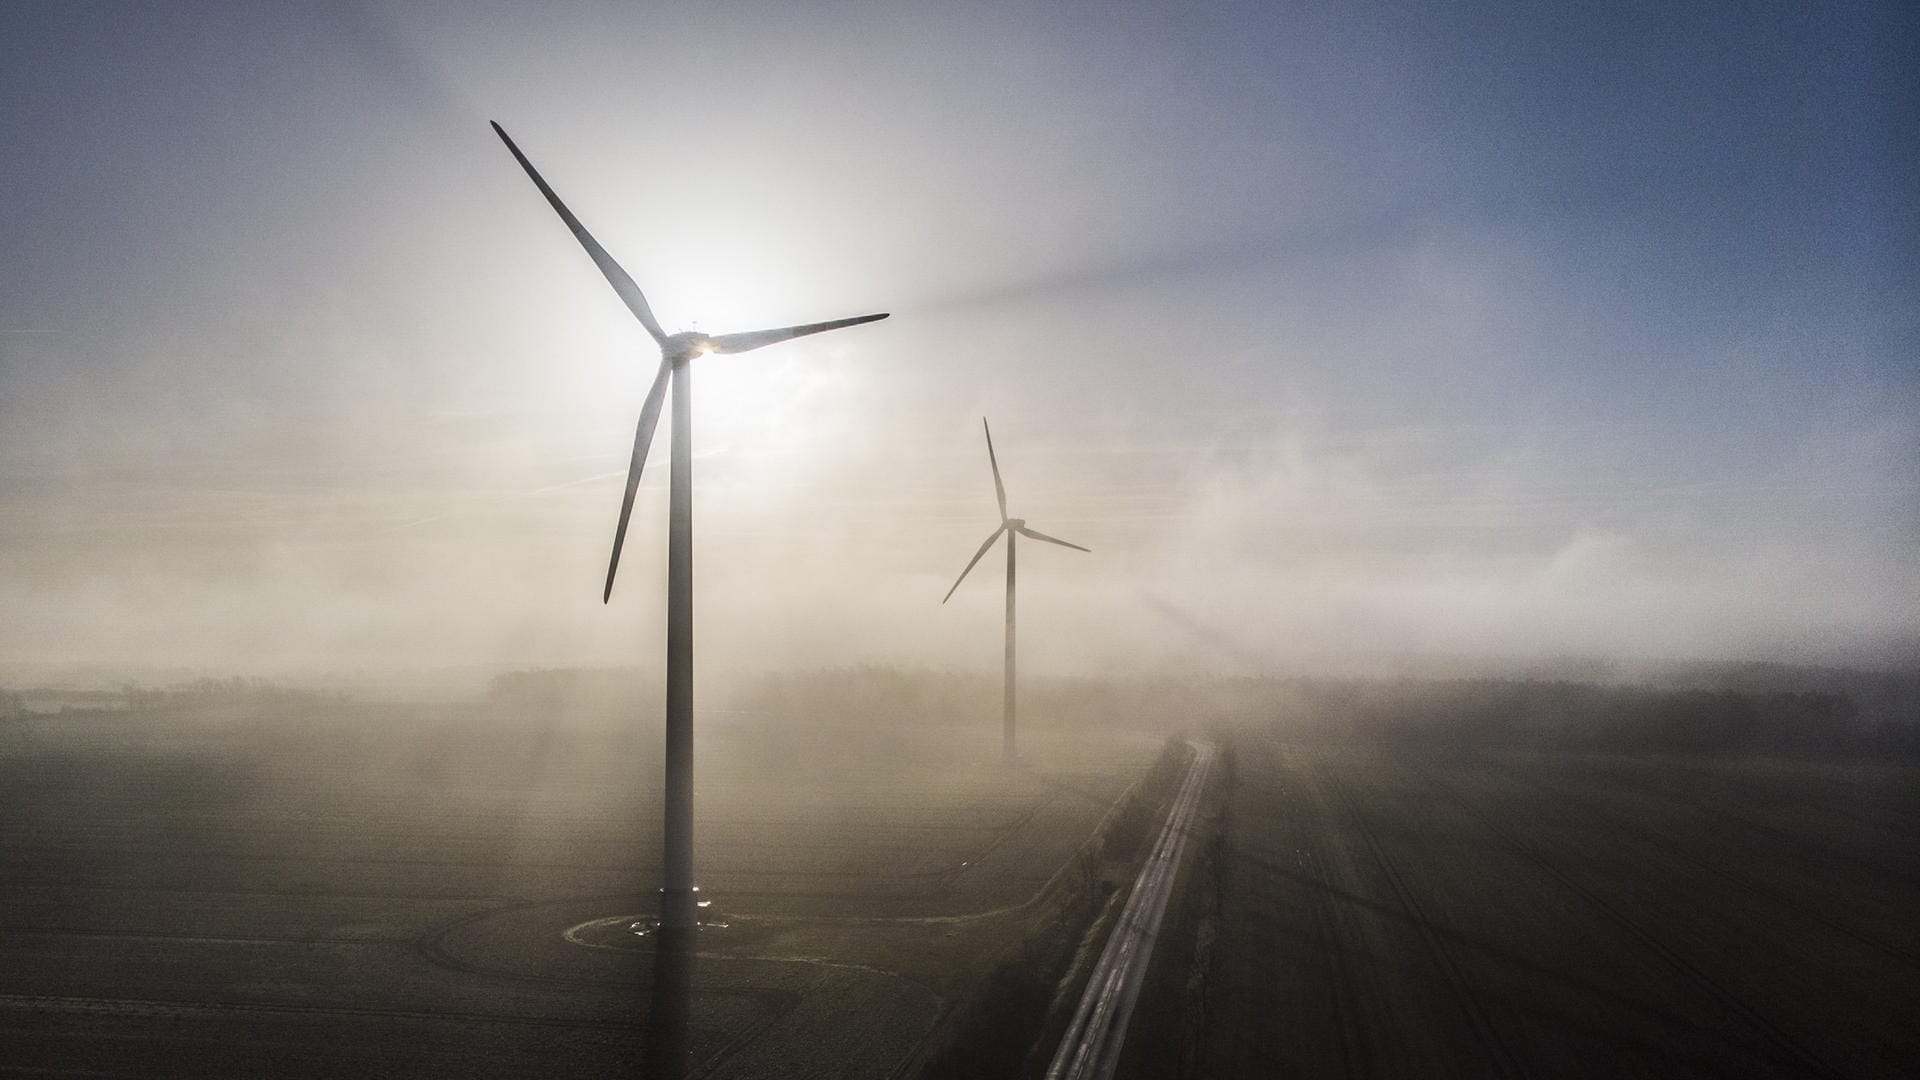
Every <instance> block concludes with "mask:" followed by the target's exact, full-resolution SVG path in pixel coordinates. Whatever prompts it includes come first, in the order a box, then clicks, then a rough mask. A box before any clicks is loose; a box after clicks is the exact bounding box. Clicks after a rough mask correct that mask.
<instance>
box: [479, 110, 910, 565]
mask: <svg viewBox="0 0 1920 1080" xmlns="http://www.w3.org/2000/svg"><path fill="white" fill-rule="evenodd" d="M493 132H494V134H496V135H498V136H500V141H501V142H503V143H506V144H507V151H508V152H509V153H511V154H512V155H513V157H514V160H515V161H518V162H519V163H520V167H521V168H522V169H525V170H526V173H527V178H528V179H530V180H532V181H533V185H534V186H535V187H537V188H539V189H540V194H542V195H544V196H546V198H547V203H548V205H550V206H552V207H553V211H554V213H556V214H559V215H560V220H561V221H563V222H565V223H566V226H567V229H568V230H569V231H570V232H572V233H573V238H574V239H575V240H578V241H579V242H580V246H581V247H583V248H585V249H586V251H587V256H588V257H589V258H591V259H592V260H593V264H594V265H595V266H598V267H599V268H600V273H601V275H602V276H604V277H605V278H606V279H607V284H609V285H611V286H613V291H614V292H615V293H616V294H618V295H619V297H620V300H621V302H622V303H624V304H626V305H627V310H629V311H631V312H633V317H634V318H636V319H638V320H640V325H641V326H642V327H644V328H645V329H646V331H647V335H648V336H649V337H651V338H653V340H655V341H657V342H659V343H660V371H659V373H658V374H656V375H655V376H654V378H653V386H652V387H651V388H650V389H648V391H647V400H646V402H645V403H644V404H642V405H641V406H640V423H639V426H638V427H637V428H636V429H635V431H634V436H633V460H632V461H631V462H630V463H628V466H627V490H626V494H625V495H624V496H623V497H622V499H621V502H620V521H619V524H617V525H615V526H614V529H613V556H612V558H610V559H608V560H607V584H606V587H605V588H604V589H602V590H601V592H600V601H601V602H602V603H605V602H607V601H608V600H610V599H612V597H613V575H614V572H615V571H616V570H618V569H619V567H620V546H621V544H622V543H624V542H625V541H626V537H627V518H628V517H629V516H630V515H631V514H632V513H633V494H634V491H635V490H636V489H638V488H639V486H640V470H641V469H642V468H643V467H644V466H645V465H646V463H647V447H648V445H649V444H650V443H652V442H653V429H654V425H655V424H656V423H658V422H659V419H660V406H661V403H662V402H663V401H665V399H666V395H667V384H668V383H669V382H670V381H671V380H672V379H673V376H674V373H675V372H677V371H679V370H680V369H681V368H684V367H685V366H686V365H687V363H688V361H690V360H692V359H693V358H694V357H696V356H705V355H707V354H708V353H741V352H748V351H751V350H753V349H759V348H764V347H766V346H768V345H776V344H778V343H780V342H782V341H791V340H792V339H794V338H797V337H806V336H807V335H809V334H818V333H822V332H824V331H827V330H839V329H842V328H843V327H848V326H859V325H861V324H862V323H870V322H877V321H879V320H881V319H884V318H886V317H887V315H886V313H885V312H878V313H875V314H872V315H855V316H854V317H852V318H850V319H832V320H829V321H827V322H817V323H801V324H799V325H798V326H778V327H774V328H772V329H767V330H747V331H743V332H741V333H737V334H711V335H709V334H702V333H699V332H697V331H692V330H689V331H686V332H683V333H679V334H669V333H667V332H666V331H665V330H663V329H661V328H660V320H659V319H657V318H655V317H654V314H653V307H652V306H651V305H649V304H648V303H647V298H646V296H645V295H643V294H642V293H641V292H640V286H638V285H636V284H634V283H633V278H632V277H631V276H629V275H628V274H627V272H626V271H625V270H624V269H622V268H621V266H620V264H619V263H618V262H615V261H614V258H613V256H612V255H609V254H607V249H606V248H603V247H601V246H600V242H599V241H598V240H595V239H594V238H593V234H592V233H590V232H588V231H587V227H586V226H585V225H582V224H580V219H579V218H577V217H575V216H574V215H573V211H571V210H569V209H567V204H566V203H564V202H561V201H560V196H559V195H557V194H555V193H554V190H553V188H552V187H551V186H550V185H548V183H547V181H546V180H545V178H543V177H542V176H541V175H540V171H539V170H538V169H535V168H534V167H533V162H531V161H528V160H527V155H525V154H523V153H521V152H520V148H519V147H518V146H516V145H514V142H513V140H512V139H511V138H509V137H508V136H507V131H506V129H505V128H503V127H501V126H500V125H499V124H494V125H493ZM682 388H684V383H683V384H682ZM676 423H678V421H676ZM676 542H677V541H676Z"/></svg>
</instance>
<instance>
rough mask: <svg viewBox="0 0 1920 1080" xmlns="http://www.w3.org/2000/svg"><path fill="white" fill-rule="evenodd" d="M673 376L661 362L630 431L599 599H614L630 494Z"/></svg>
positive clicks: (668, 365)
mask: <svg viewBox="0 0 1920 1080" xmlns="http://www.w3.org/2000/svg"><path fill="white" fill-rule="evenodd" d="M672 377H673V363H672V362H671V361H669V360H662V361H660V374H658V375H655V376H654V377H653V387H652V388H651V389H649V390H648V391H647V401H646V404H644V405H642V406H640V427H639V430H637V431H635V432H634V433H633V463H632V464H630V465H628V466H627V493H626V494H625V495H624V496H622V497H621V499H620V524H618V525H616V526H614V527H613V558H612V559H611V560H610V561H608V563H607V587H606V589H605V591H603V592H601V594H600V602H601V603H603V604H604V603H606V602H607V601H609V600H611V599H613V572H614V571H616V570H618V569H620V545H622V544H624V543H626V540H627V518H628V516H630V515H631V514H632V513H633V493H634V491H635V490H636V489H638V488H639V487H640V470H641V468H643V467H644V466H645V465H646V463H647V447H649V446H651V445H652V444H653V429H654V427H655V426H657V425H658V424H659V423H660V403H661V402H662V401H663V400H665V399H666V396H667V380H668V379H671V378H672Z"/></svg>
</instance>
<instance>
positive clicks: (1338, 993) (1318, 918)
mask: <svg viewBox="0 0 1920 1080" xmlns="http://www.w3.org/2000/svg"><path fill="white" fill-rule="evenodd" d="M1270 755H1271V757H1272V759H1273V762H1274V764H1275V765H1277V766H1278V767H1277V768H1276V769H1275V770H1274V772H1275V773H1276V774H1279V773H1285V774H1288V775H1290V776H1292V777H1293V779H1294V780H1295V787H1296V790H1303V791H1304V790H1306V788H1307V787H1308V785H1307V784H1305V783H1302V782H1300V779H1299V772H1298V770H1297V769H1296V768H1295V767H1294V766H1293V764H1292V763H1291V762H1289V761H1287V760H1286V756H1285V755H1284V754H1282V753H1280V752H1279V750H1278V748H1277V747H1275V748H1273V749H1272V750H1270ZM1315 809H1317V810H1323V809H1324V807H1323V806H1317V807H1315ZM1301 854H1303V855H1304V856H1305V859H1304V860H1298V861H1299V862H1300V863H1302V864H1303V865H1302V869H1304V870H1305V871H1306V872H1307V873H1309V874H1310V875H1311V876H1312V878H1313V879H1314V880H1315V881H1317V882H1319V884H1320V888H1318V889H1309V890H1307V892H1308V893H1309V900H1308V903H1309V906H1310V907H1311V910H1312V911H1313V924H1314V931H1315V936H1316V937H1317V939H1318V940H1319V942H1320V952H1321V955H1322V956H1323V957H1324V958H1325V960H1326V966H1327V1005H1328V1008H1329V1009H1330V1010H1331V1011H1332V1013H1333V1028H1334V1034H1335V1036H1336V1045H1337V1046H1338V1048H1339V1050H1340V1075H1342V1076H1346V1077H1352V1076H1354V1075H1356V1070H1355V1067H1354V1062H1355V1058H1356V1054H1355V1052H1354V1047H1355V1045H1356V1042H1357V1040H1356V1038H1355V1036H1356V1031H1355V1029H1354V1018H1353V1015H1352V1014H1353V1004H1352V1002H1351V1001H1350V1000H1349V998H1350V996H1351V989H1350V987H1349V986H1348V985H1347V981H1346V980H1345V979H1343V978H1341V975H1340V973H1341V971H1342V970H1343V968H1344V965H1342V964H1341V963H1340V962H1339V958H1340V957H1341V955H1342V954H1343V953H1344V951H1345V950H1344V949H1343V948H1342V943H1341V940H1340V930H1339V926H1338V925H1337V923H1336V921H1335V919H1334V913H1333V900H1334V897H1335V896H1336V895H1339V894H1340V892H1341V890H1340V888H1339V886H1338V885H1336V884H1335V883H1334V881H1333V880H1332V878H1331V877H1329V876H1328V869H1329V868H1328V866H1327V864H1326V862H1325V860H1323V859H1321V858H1319V857H1317V856H1315V855H1314V853H1313V849H1312V848H1303V849H1301Z"/></svg>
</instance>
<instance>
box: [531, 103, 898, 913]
mask: <svg viewBox="0 0 1920 1080" xmlns="http://www.w3.org/2000/svg"><path fill="white" fill-rule="evenodd" d="M493 130H494V133H495V134H497V135H499V136H500V141H501V142H504V143H506V144H507V149H508V150H510V151H512V152H513V156H514V160H516V161H518V162H519V163H520V167H521V168H523V169H525V170H526V171H527V176H529V177H531V178H532V180H533V183H534V186H535V187H538V188H539V189H540V194H542V195H545V196H546V197H547V202H549V203H552V204H553V209H554V212H555V213H557V214H559V215H560V220H562V221H564V222H566V223H567V228H568V229H571V230H572V231H573V237H574V239H576V240H578V241H580V246H581V247H583V248H586V249H587V254H588V255H589V256H591V257H592V258H593V262H594V265H596V266H598V267H599V268H600V272H601V273H602V274H604V275H605V276H606V279H607V283H608V284H609V285H612V286H613V291H614V292H616V293H618V294H620V299H621V300H624V301H625V302H626V305H627V308H628V310H630V311H632V312H633V317H634V318H636V319H639V320H640V325H641V326H644V327H646V329H647V333H649V334H651V335H652V336H653V340H654V341H656V342H658V343H659V345H660V371H659V373H658V374H657V375H655V376H654V378H653V387H652V388H651V389H650V390H648V391H647V400H646V403H645V404H644V405H642V406H640V428H639V430H638V431H637V432H635V434H634V437H633V461H632V463H631V464H629V465H628V466H627V491H626V494H625V495H624V496H623V497H622V498H621V500H620V523H619V524H618V525H616V526H615V527H614V530H613V557H612V558H611V559H609V560H608V562H607V584H606V588H605V589H604V590H602V591H601V594H600V602H601V603H606V602H607V601H608V600H610V599H611V598H612V596H613V574H614V571H615V570H617V569H619V567H620V546H621V544H622V543H623V542H624V541H625V540H626V538H627V518H628V516H629V515H630V514H632V512H633V493H634V490H635V489H636V488H638V487H639V486H640V469H641V466H643V465H645V464H646V460H647V447H648V445H649V444H650V443H652V442H653V429H654V426H655V424H656V423H657V422H658V421H659V419H660V402H661V399H663V398H664V397H666V393H667V384H668V383H669V382H671V383H672V384H673V455H672V458H671V461H670V463H669V468H668V475H669V477H670V480H669V487H670V492H669V498H668V503H669V511H668V519H667V740H666V742H667V746H666V749H667V754H666V774H667V775H666V824H665V852H664V856H665V857H664V862H663V866H662V874H661V877H662V882H661V888H660V926H661V927H662V928H663V929H667V930H684V929H691V928H692V927H693V926H694V925H695V924H696V913H697V911H698V907H699V905H698V901H697V897H698V894H699V891H700V890H699V889H698V888H696V887H695V886H694V884H693V431H692V403H691V401H690V390H691V387H690V386H689V380H690V375H691V371H690V369H689V367H688V365H689V362H690V361H692V360H693V358H694V357H696V356H705V355H707V354H708V353H740V352H747V351H748V350H750V349H758V348H760V347H761V346H763V345H773V344H776V343H778V342H782V341H786V340H789V339H791V338H797V337H805V336H806V335H808V334H818V333H820V332H822V331H825V330H838V329H840V328H841V327H843V326H858V325H859V324H861V323H869V322H874V321H876V320H878V319H884V318H886V317H887V313H885V312H882V313H880V314H878V315H858V316H855V317H853V318H851V319H834V320H833V321H831V322H819V323H805V324H802V325H800V326H782V327H778V328H776V329H772V330H748V331H745V332H743V333H737V334H711V335H709V334H700V333H680V334H669V333H667V332H666V331H665V330H662V329H661V328H660V322H659V320H657V319H655V318H654V317H653V309H652V308H650V307H648V306H647V298H646V297H645V296H643V295H641V293H640V287H639V286H638V285H635V284H634V283H633V278H631V277H629V276H627V272H626V271H625V270H622V269H621V268H620V264H619V263H617V262H615V261H614V260H613V256H611V255H609V254H607V250H606V249H605V248H603V247H601V246H600V244H599V242H598V241H596V240H595V239H594V238H593V235H592V234H591V233H589V232H587V229H586V226H584V225H582V224H580V219H579V218H576V217H574V216H573V211H571V210H568V209H567V206H566V204H565V203H563V202H561V201H560V196H558V195H555V194H554V193H553V189H552V188H551V187H548V186H547V182H546V181H545V180H543V179H541V177H540V173H539V172H538V171H537V170H535V169H534V167H533V163H532V162H530V161H528V160H527V155H525V154H523V153H521V152H520V148H519V147H518V146H515V145H514V143H513V140H512V139H510V138H508V137H507V133H506V131H505V129H503V128H501V126H500V125H499V124H497V123H496V124H494V125H493Z"/></svg>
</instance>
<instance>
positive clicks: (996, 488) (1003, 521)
mask: <svg viewBox="0 0 1920 1080" xmlns="http://www.w3.org/2000/svg"><path fill="white" fill-rule="evenodd" d="M980 429H981V430H982V431H984V432H986V433H987V467H988V468H991V469H992V470H993V497H994V498H995V499H998V500H999V502H1000V527H999V528H997V529H995V530H993V532H992V533H990V534H989V535H988V536H987V541H986V543H984V544H981V545H980V550H979V551H976V552H974V553H973V558H972V559H969V560H968V561H967V567H966V569H965V570H962V571H960V576H959V577H957V578H954V579H953V588H952V589H948V590H947V595H946V596H944V597H942V598H941V599H940V602H941V603H942V604H944V603H946V602H947V601H948V600H951V599H953V593H954V589H958V588H959V587H960V583H961V582H963V581H965V580H967V572H968V571H970V570H972V569H973V564H974V563H977V562H979V561H980V558H981V556H983V555H985V554H986V553H987V549H988V548H990V547H992V546H993V542H994V541H995V540H998V539H1000V534H1001V533H1005V534H1006V535H1007V685H1006V689H1005V691H1004V701H1005V707H1004V718H1003V720H1002V725H1001V733H1000V752H1001V754H1002V755H1003V756H1005V758H1006V759H1007V760H1008V761H1012V760H1013V667H1014V664H1013V558H1014V552H1013V548H1014V539H1015V537H1016V536H1025V537H1027V538H1029V539H1033V540H1043V541H1045V542H1047V543H1049V544H1059V545H1060V546H1061V547H1068V548H1072V549H1073V550H1075V551H1091V550H1092V549H1090V548H1083V547H1081V546H1080V545H1079V544H1069V543H1067V542H1066V541H1065V540H1062V539H1060V538H1059V537H1057V536H1048V535H1047V534H1046V533H1043V532H1040V531H1039V530H1037V529H1029V528H1027V519H1025V518H1016V517H1008V516H1007V487H1006V485H1005V484H1002V483H1001V482H1000V462H999V461H997V460H995V459H994V456H993V429H992V428H990V427H988V426H987V418H986V417H984V416H983V417H981V418H980Z"/></svg>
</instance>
